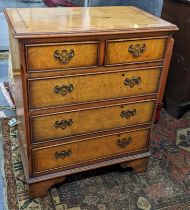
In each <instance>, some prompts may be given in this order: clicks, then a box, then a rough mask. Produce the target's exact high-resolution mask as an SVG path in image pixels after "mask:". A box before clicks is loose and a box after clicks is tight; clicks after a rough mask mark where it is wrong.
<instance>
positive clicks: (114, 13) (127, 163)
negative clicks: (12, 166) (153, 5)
mask: <svg viewBox="0 0 190 210" xmlns="http://www.w3.org/2000/svg"><path fill="white" fill-rule="evenodd" d="M5 15H6V18H7V21H8V23H9V29H10V30H9V31H10V46H11V47H10V49H11V54H12V65H13V75H14V91H15V95H16V97H15V100H16V106H17V117H18V124H19V140H20V149H21V155H22V161H23V165H24V170H25V174H26V179H27V183H28V186H29V195H30V196H31V197H37V196H41V195H44V194H45V193H46V192H47V190H48V188H49V187H50V186H51V185H53V184H54V183H58V182H61V181H63V180H64V178H65V176H67V175H69V174H73V173H77V172H80V171H86V170H90V169H94V168H98V167H103V166H107V165H111V164H118V163H119V164H121V166H122V167H133V169H134V170H136V172H143V171H145V170H146V169H147V166H148V160H149V157H150V152H149V142H150V136H151V127H152V123H153V119H154V113H155V109H156V106H157V104H159V103H161V101H162V95H163V91H164V86H165V82H166V77H167V71H168V67H169V62H170V57H171V52H172V47H173V39H172V32H173V31H175V30H177V27H176V26H175V25H173V24H170V23H168V22H166V21H164V20H161V19H159V18H157V17H154V16H152V15H151V14H148V13H146V12H144V11H142V10H140V9H137V8H135V7H100V8H51V9H50V8H30V9H6V10H5Z"/></svg>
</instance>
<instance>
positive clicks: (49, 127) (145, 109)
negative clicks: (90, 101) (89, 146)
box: [31, 101, 154, 142]
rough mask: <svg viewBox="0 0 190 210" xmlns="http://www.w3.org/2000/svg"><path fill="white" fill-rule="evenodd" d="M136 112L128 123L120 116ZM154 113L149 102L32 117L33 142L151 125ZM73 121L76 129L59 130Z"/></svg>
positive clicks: (127, 120) (71, 127) (152, 103)
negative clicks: (62, 124) (144, 124)
mask: <svg viewBox="0 0 190 210" xmlns="http://www.w3.org/2000/svg"><path fill="white" fill-rule="evenodd" d="M134 109H135V110H136V114H135V115H134V116H131V117H129V118H128V119H126V118H125V117H121V116H120V115H121V112H122V111H127V110H134ZM153 109H154V101H145V102H138V103H131V104H127V103H126V104H119V105H115V106H107V107H97V108H92V109H87V110H83V111H82V110H80V111H74V112H68V113H60V114H50V115H46V116H39V117H38V116H37V117H32V118H31V132H32V141H33V142H40V141H47V140H49V139H58V138H64V137H68V136H71V135H76V134H84V133H90V132H96V131H103V130H106V129H113V128H120V127H125V126H130V125H138V124H143V123H149V122H151V120H152V114H153ZM70 119H71V120H72V121H73V124H72V125H70V126H67V127H66V128H65V129H61V128H55V126H54V125H55V122H56V121H58V122H61V121H62V120H66V121H69V120H70Z"/></svg>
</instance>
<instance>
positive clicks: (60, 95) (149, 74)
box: [29, 68, 160, 109]
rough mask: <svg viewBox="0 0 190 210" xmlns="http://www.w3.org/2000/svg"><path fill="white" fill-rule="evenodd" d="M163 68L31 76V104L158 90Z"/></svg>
mask: <svg viewBox="0 0 190 210" xmlns="http://www.w3.org/2000/svg"><path fill="white" fill-rule="evenodd" d="M159 78H160V69H159V68H157V69H144V70H135V71H122V72H116V73H107V74H94V75H83V76H69V77H60V78H51V79H38V80H29V89H30V108H31V109H37V108H47V107H55V106H62V105H66V104H71V103H72V104H77V103H83V102H89V101H97V100H104V99H112V98H122V97H129V96H137V95H144V94H151V93H156V91H157V87H158V82H159Z"/></svg>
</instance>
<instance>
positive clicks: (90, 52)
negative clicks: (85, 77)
mask: <svg viewBox="0 0 190 210" xmlns="http://www.w3.org/2000/svg"><path fill="white" fill-rule="evenodd" d="M26 49H27V65H28V71H45V70H54V69H60V70H61V69H68V68H82V67H90V66H97V65H98V57H99V52H98V51H99V42H92V43H73V44H70V43H68V44H67V43H64V44H57V45H53V44H51V45H30V46H27V47H26Z"/></svg>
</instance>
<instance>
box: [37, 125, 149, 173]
mask: <svg viewBox="0 0 190 210" xmlns="http://www.w3.org/2000/svg"><path fill="white" fill-rule="evenodd" d="M148 133H149V130H148V129H145V130H138V131H133V132H127V133H120V134H115V135H111V136H106V137H101V138H94V139H90V140H85V141H80V142H75V143H69V144H62V145H59V146H52V147H48V148H38V149H35V150H33V171H34V173H37V172H42V171H46V170H51V169H55V168H59V167H64V166H69V165H72V164H77V163H82V162H85V161H89V160H95V159H99V158H104V157H109V156H114V155H119V154H125V153H129V152H134V151H140V150H142V149H146V148H147V144H148V141H147V137H148Z"/></svg>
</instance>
